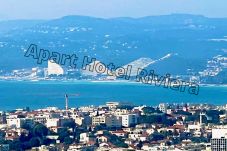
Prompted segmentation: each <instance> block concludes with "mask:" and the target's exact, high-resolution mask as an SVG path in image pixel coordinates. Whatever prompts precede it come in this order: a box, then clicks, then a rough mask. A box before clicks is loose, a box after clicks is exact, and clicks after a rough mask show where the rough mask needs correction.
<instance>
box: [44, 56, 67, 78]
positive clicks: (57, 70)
mask: <svg viewBox="0 0 227 151" xmlns="http://www.w3.org/2000/svg"><path fill="white" fill-rule="evenodd" d="M47 74H48V76H50V75H57V76H58V75H63V74H64V69H63V68H62V67H61V66H60V65H59V64H57V63H55V62H54V61H53V60H48V69H47Z"/></svg>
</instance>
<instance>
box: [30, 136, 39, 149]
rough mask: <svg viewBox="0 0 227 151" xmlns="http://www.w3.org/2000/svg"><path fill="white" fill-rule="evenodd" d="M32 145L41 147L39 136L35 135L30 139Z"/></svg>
mask: <svg viewBox="0 0 227 151" xmlns="http://www.w3.org/2000/svg"><path fill="white" fill-rule="evenodd" d="M29 143H30V145H31V146H32V147H39V146H40V141H39V139H38V138H37V137H33V138H32V139H31V140H30V141H29Z"/></svg>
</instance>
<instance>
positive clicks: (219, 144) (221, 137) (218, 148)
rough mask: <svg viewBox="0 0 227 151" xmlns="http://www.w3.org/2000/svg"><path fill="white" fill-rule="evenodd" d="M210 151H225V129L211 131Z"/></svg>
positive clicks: (226, 140)
mask: <svg viewBox="0 0 227 151" xmlns="http://www.w3.org/2000/svg"><path fill="white" fill-rule="evenodd" d="M211 150H212V151H227V128H216V129H212V139H211Z"/></svg>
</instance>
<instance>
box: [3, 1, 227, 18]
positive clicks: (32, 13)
mask: <svg viewBox="0 0 227 151" xmlns="http://www.w3.org/2000/svg"><path fill="white" fill-rule="evenodd" d="M173 13H184V14H196V15H204V16H207V17H218V18H220V17H226V18H227V0H0V20H13V19H54V18H60V17H62V16H67V15H83V16H94V17H101V18H112V17H143V16H154V15H166V14H173Z"/></svg>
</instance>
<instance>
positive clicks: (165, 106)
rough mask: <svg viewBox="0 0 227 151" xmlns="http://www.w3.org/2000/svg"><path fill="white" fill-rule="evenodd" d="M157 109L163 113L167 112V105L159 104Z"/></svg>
mask: <svg viewBox="0 0 227 151" xmlns="http://www.w3.org/2000/svg"><path fill="white" fill-rule="evenodd" d="M158 107H159V110H160V111H162V112H163V113H166V112H167V104H165V103H161V104H159V106H158Z"/></svg>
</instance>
